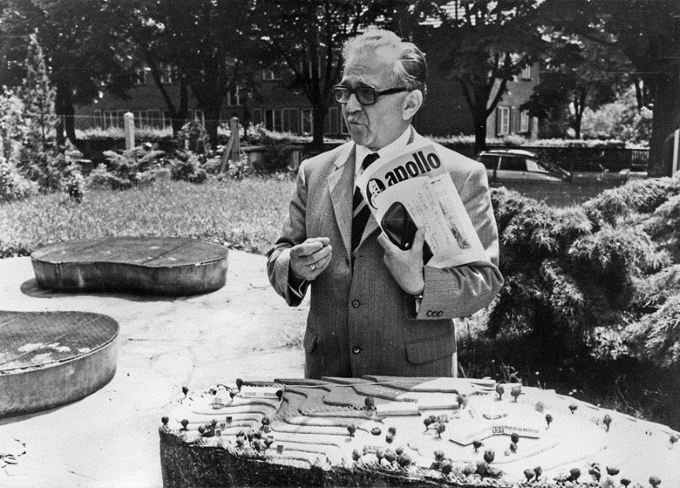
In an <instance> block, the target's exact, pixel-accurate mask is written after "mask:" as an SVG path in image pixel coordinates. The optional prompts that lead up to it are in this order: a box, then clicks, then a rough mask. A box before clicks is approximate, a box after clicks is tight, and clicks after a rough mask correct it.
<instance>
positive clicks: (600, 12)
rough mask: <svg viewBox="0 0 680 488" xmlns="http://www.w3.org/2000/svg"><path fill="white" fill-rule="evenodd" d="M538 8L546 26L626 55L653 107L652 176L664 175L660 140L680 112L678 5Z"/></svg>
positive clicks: (577, 3) (656, 0)
mask: <svg viewBox="0 0 680 488" xmlns="http://www.w3.org/2000/svg"><path fill="white" fill-rule="evenodd" d="M539 12H540V14H541V16H542V19H543V22H544V23H545V24H546V25H551V26H554V28H555V29H559V30H560V31H562V32H565V33H574V34H580V35H583V36H584V37H588V38H589V39H591V40H593V41H596V42H599V43H600V44H603V45H608V46H610V47H612V48H615V49H618V50H619V51H621V52H622V53H624V54H625V56H626V57H627V58H628V60H629V61H630V63H631V64H632V65H633V68H634V70H635V72H636V74H637V76H639V77H640V78H641V79H642V81H643V82H644V85H645V87H646V89H647V91H648V93H650V94H653V97H654V99H653V100H652V103H653V106H654V108H655V110H654V114H653V120H652V127H653V130H652V132H651V138H650V143H649V147H650V158H649V160H650V163H651V165H650V167H649V173H650V175H653V176H663V175H667V174H669V172H670V171H669V169H670V168H669V167H668V166H664V164H665V163H664V162H665V160H666V158H664V152H663V151H664V146H663V145H664V140H665V139H666V137H668V135H669V134H671V133H672V132H673V131H674V130H675V129H676V128H677V119H676V114H677V113H678V112H679V111H680V97H678V96H677V94H678V92H679V91H680V63H678V62H677V59H678V55H679V54H680V29H678V28H677V19H678V17H679V16H680V3H679V2H677V0H636V1H635V2H634V3H631V4H629V5H628V6H627V7H624V8H622V4H621V2H612V1H607V2H604V1H602V2H593V1H590V0H571V1H569V2H563V1H562V0H546V1H544V2H543V3H542V4H541V6H540V8H539Z"/></svg>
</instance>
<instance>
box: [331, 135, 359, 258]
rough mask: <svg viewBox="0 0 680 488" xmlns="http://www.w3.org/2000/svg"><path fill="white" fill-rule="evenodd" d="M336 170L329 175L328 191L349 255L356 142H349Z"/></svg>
mask: <svg viewBox="0 0 680 488" xmlns="http://www.w3.org/2000/svg"><path fill="white" fill-rule="evenodd" d="M333 164H334V165H335V170H334V171H333V172H332V173H331V174H330V175H329V176H328V178H327V181H328V191H329V193H330V197H331V203H332V205H333V212H334V214H335V220H336V222H337V224H338V228H339V229H340V236H341V237H342V242H343V244H344V245H345V249H346V250H347V255H348V256H351V252H352V195H353V192H354V143H352V142H349V143H347V144H345V147H344V148H343V150H342V151H340V154H339V155H338V157H337V158H336V159H335V161H334V162H333Z"/></svg>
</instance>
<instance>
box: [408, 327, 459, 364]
mask: <svg viewBox="0 0 680 488" xmlns="http://www.w3.org/2000/svg"><path fill="white" fill-rule="evenodd" d="M454 352H456V337H455V335H454V334H442V335H440V336H437V337H430V338H428V339H420V340H418V341H412V342H407V343H406V359H408V362H409V363H411V364H423V363H427V362H430V361H434V360H435V359H440V358H443V357H445V356H451V355H452V354H453V353H454Z"/></svg>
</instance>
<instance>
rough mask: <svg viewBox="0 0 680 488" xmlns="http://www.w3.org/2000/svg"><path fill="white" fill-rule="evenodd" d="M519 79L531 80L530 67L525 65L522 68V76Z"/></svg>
mask: <svg viewBox="0 0 680 488" xmlns="http://www.w3.org/2000/svg"><path fill="white" fill-rule="evenodd" d="M520 77H521V78H522V79H523V80H530V79H531V65H530V64H527V65H526V66H525V67H524V68H522V74H521V75H520Z"/></svg>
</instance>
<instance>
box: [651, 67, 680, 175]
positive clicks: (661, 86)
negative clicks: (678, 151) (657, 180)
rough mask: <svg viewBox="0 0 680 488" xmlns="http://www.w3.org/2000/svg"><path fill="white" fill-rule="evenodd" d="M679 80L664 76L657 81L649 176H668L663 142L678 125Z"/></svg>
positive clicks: (668, 170) (679, 112)
mask: <svg viewBox="0 0 680 488" xmlns="http://www.w3.org/2000/svg"><path fill="white" fill-rule="evenodd" d="M679 93H680V78H679V77H677V76H676V77H671V76H666V77H663V78H662V79H659V80H658V83H657V85H656V93H655V96H654V118H653V119H652V138H651V140H650V141H649V163H648V166H647V172H648V174H649V176H653V177H659V176H670V175H671V171H672V166H671V164H672V163H671V161H666V160H665V156H664V141H665V140H666V138H667V137H668V136H669V135H670V134H672V133H673V131H674V130H676V129H678V125H679V123H680V97H678V94H679Z"/></svg>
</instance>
